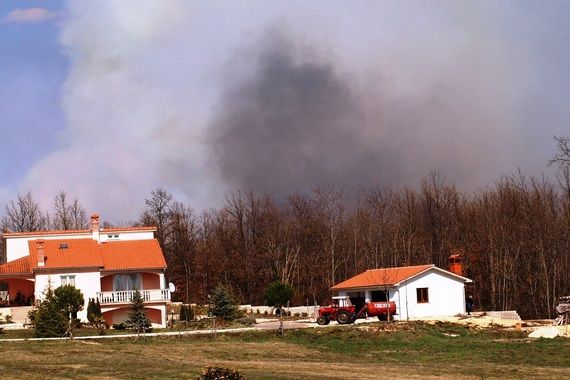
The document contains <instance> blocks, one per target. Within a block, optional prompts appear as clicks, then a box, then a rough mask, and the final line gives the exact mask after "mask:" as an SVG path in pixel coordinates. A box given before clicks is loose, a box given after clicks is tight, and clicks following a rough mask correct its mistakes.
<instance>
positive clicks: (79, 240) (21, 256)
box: [0, 214, 170, 327]
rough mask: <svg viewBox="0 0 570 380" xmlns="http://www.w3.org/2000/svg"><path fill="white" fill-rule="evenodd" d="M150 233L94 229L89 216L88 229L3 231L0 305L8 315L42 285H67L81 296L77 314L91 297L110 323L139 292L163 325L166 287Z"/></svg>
mask: <svg viewBox="0 0 570 380" xmlns="http://www.w3.org/2000/svg"><path fill="white" fill-rule="evenodd" d="M155 231H156V227H125V228H106V229H105V228H100V226H99V215H97V214H95V215H93V216H92V217H91V229H89V230H75V231H41V232H21V233H4V234H3V236H2V237H3V240H4V248H5V257H6V261H7V262H6V263H5V264H2V265H0V307H2V306H4V307H10V308H11V312H12V314H14V308H18V307H26V306H27V307H29V305H31V304H33V303H34V302H35V301H37V300H41V299H42V297H43V296H44V294H45V292H46V290H47V288H48V287H51V288H52V289H55V288H57V287H59V286H62V285H73V286H75V287H76V288H78V289H79V290H81V292H82V293H83V297H84V299H85V306H84V308H83V310H82V311H80V312H79V313H78V315H77V317H78V318H80V319H82V320H83V321H86V320H87V303H88V301H89V298H93V299H96V300H99V302H100V304H101V312H102V314H103V318H104V319H105V321H106V322H107V323H108V324H113V323H120V322H122V321H124V320H125V319H126V318H127V315H128V310H129V306H130V303H131V300H132V297H133V295H134V293H135V292H136V291H140V293H141V295H142V297H143V300H144V308H145V310H146V313H147V315H148V317H149V319H150V320H151V322H152V324H153V325H154V326H157V327H158V326H160V327H165V326H166V321H167V310H166V305H167V303H169V302H170V291H169V288H168V286H167V285H166V281H165V276H164V273H165V271H166V261H165V259H164V255H163V254H162V250H161V249H160V246H159V244H158V241H157V240H156V239H155V238H154V232H155ZM0 312H2V311H1V309H0Z"/></svg>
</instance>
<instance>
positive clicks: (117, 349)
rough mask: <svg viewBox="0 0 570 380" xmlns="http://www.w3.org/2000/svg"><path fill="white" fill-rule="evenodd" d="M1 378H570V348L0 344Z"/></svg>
mask: <svg viewBox="0 0 570 380" xmlns="http://www.w3.org/2000/svg"><path fill="white" fill-rule="evenodd" d="M0 358H1V360H0V377H1V378H10V379H26V378H43V379H50V378H70V379H71V378H73V379H82V378H83V379H115V378H122V379H123V378H124V379H126V378H163V379H170V378H177V379H181V378H196V377H197V376H198V375H199V374H200V372H201V371H202V369H203V368H204V367H206V366H208V365H220V366H224V367H231V368H235V369H238V370H240V371H241V372H242V373H243V374H244V375H245V376H246V378H247V379H309V378H312V379H315V378H319V379H379V378H417V379H420V378H421V379H425V378H436V377H438V378H454V379H457V378H477V379H479V378H501V379H504V378H516V379H520V378H548V379H557V378H559V379H563V378H564V379H566V378H569V377H570V339H563V338H556V339H552V340H530V339H527V338H526V334H524V333H519V332H513V331H504V330H485V331H481V330H469V329H467V328H465V327H463V326H454V325H444V324H438V325H428V324H423V323H408V324H405V323H394V324H390V325H386V324H381V323H377V324H366V325H357V326H343V327H330V328H316V329H305V330H295V331H287V335H286V336H285V337H277V336H275V333H274V332H249V333H243V334H237V335H218V337H217V338H214V337H211V336H185V337H182V338H178V337H168V338H166V337H160V338H149V339H146V340H138V341H137V340H135V339H130V338H124V339H109V340H100V341H47V342H29V341H26V342H6V341H4V342H2V341H0Z"/></svg>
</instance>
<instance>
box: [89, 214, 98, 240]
mask: <svg viewBox="0 0 570 380" xmlns="http://www.w3.org/2000/svg"><path fill="white" fill-rule="evenodd" d="M91 232H92V234H93V240H96V241H97V242H99V214H93V215H91Z"/></svg>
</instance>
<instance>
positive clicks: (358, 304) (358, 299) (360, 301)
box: [348, 292, 366, 312]
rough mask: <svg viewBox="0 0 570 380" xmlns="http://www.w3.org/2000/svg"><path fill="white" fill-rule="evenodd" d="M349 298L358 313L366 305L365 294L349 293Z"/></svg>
mask: <svg viewBox="0 0 570 380" xmlns="http://www.w3.org/2000/svg"><path fill="white" fill-rule="evenodd" d="M348 297H349V298H350V302H352V304H353V305H354V309H355V310H356V312H358V311H359V310H360V309H362V307H363V306H364V305H365V304H366V299H365V298H364V297H365V294H364V292H349V293H348Z"/></svg>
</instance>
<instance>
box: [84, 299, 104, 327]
mask: <svg viewBox="0 0 570 380" xmlns="http://www.w3.org/2000/svg"><path fill="white" fill-rule="evenodd" d="M102 318H103V316H102V315H101V305H100V304H99V300H95V299H94V298H89V303H88V304H87V320H88V321H89V322H91V323H98V322H100V321H101V320H102Z"/></svg>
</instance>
